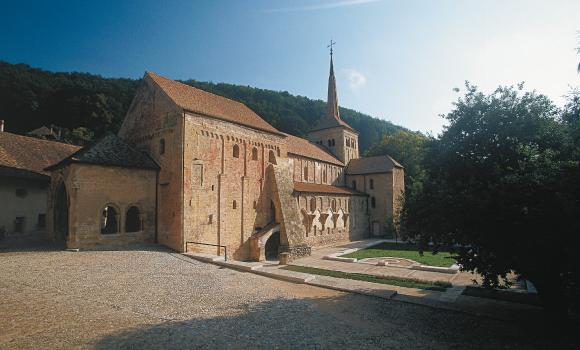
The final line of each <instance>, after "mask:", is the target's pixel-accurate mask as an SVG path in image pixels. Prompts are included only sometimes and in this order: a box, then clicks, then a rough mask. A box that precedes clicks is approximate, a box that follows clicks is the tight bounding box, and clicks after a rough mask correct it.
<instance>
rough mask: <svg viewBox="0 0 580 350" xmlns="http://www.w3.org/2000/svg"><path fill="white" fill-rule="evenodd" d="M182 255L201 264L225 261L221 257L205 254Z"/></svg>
mask: <svg viewBox="0 0 580 350" xmlns="http://www.w3.org/2000/svg"><path fill="white" fill-rule="evenodd" d="M183 255H185V256H188V257H190V258H192V259H195V260H199V261H203V262H210V263H213V262H218V261H225V258H224V257H223V256H217V255H213V254H205V253H183Z"/></svg>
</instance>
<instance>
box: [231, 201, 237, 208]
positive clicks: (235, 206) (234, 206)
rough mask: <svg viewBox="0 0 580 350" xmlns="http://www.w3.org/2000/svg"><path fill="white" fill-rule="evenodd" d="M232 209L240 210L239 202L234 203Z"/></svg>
mask: <svg viewBox="0 0 580 350" xmlns="http://www.w3.org/2000/svg"><path fill="white" fill-rule="evenodd" d="M232 209H238V202H236V201H234V203H233V204H232Z"/></svg>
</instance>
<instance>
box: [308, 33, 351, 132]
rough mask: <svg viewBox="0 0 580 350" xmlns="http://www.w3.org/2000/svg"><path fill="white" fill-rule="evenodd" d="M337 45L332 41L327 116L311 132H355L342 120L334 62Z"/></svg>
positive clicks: (330, 46)
mask: <svg viewBox="0 0 580 350" xmlns="http://www.w3.org/2000/svg"><path fill="white" fill-rule="evenodd" d="M334 44H336V43H335V42H334V41H332V40H331V41H330V45H328V47H329V48H330V74H329V76H328V99H327V101H326V115H324V116H323V117H322V118H320V119H319V120H318V122H317V123H316V125H315V126H314V128H313V129H311V130H310V131H316V130H322V129H329V128H334V127H345V128H348V129H350V130H352V131H354V132H356V130H354V129H353V128H352V127H351V126H350V125H348V124H347V123H345V122H344V121H343V120H342V119H340V112H339V108H338V94H337V93H336V78H335V76H334V63H333V61H332V54H333V47H332V46H333V45H334Z"/></svg>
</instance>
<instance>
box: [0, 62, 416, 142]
mask: <svg viewBox="0 0 580 350" xmlns="http://www.w3.org/2000/svg"><path fill="white" fill-rule="evenodd" d="M183 82H184V83H186V84H188V85H191V86H195V87H197V88H200V89H203V90H206V91H209V92H212V93H215V94H217V95H221V96H225V97H228V98H231V99H234V100H237V101H240V102H242V103H244V104H246V105H247V106H248V107H250V108H251V109H252V110H254V111H255V112H256V113H258V114H259V115H260V116H262V117H263V118H264V119H265V120H266V121H268V122H269V123H270V124H272V125H273V126H274V127H276V128H277V129H279V130H281V131H284V132H287V133H289V134H293V135H297V136H305V135H306V132H307V131H308V130H309V128H310V127H311V126H312V125H314V124H315V122H316V121H317V120H318V119H319V118H320V117H322V116H323V115H324V113H325V108H326V103H325V102H324V101H321V100H312V99H309V98H306V97H303V96H294V95H291V94H289V93H288V92H286V91H272V90H265V89H258V88H253V87H249V86H241V85H233V84H224V83H217V84H216V83H208V82H198V81H195V80H186V81H183ZM139 83H140V80H135V79H126V78H103V77H101V76H98V75H94V74H88V73H76V72H75V73H53V72H48V71H44V70H41V69H36V68H32V67H30V66H28V65H26V64H10V63H8V62H4V61H0V119H4V120H6V130H7V131H11V132H15V133H26V132H27V131H30V130H32V129H35V128H38V127H40V126H42V125H47V126H50V125H51V124H54V125H57V126H60V127H62V128H64V129H65V130H64V132H65V135H68V136H69V137H68V140H69V141H70V142H74V143H83V141H90V140H91V139H93V138H94V137H98V136H100V135H102V134H103V133H104V132H106V131H113V132H117V130H118V129H119V127H120V125H121V122H122V121H123V118H124V116H125V113H126V111H127V109H128V108H129V104H130V103H131V100H132V99H133V96H134V95H135V91H136V89H137V87H138V86H139ZM340 113H341V117H342V118H343V119H344V120H345V121H346V122H347V123H349V124H350V125H351V126H352V127H353V128H355V129H357V130H358V131H359V132H360V136H359V144H360V147H361V151H363V152H364V151H365V150H366V149H367V148H368V147H369V146H371V145H372V144H374V143H375V142H378V141H379V140H380V139H381V137H382V135H383V134H392V133H394V132H397V131H400V130H405V129H404V128H403V127H400V126H397V125H394V124H392V123H390V122H388V121H384V120H380V119H377V118H373V117H371V116H369V115H366V114H363V113H359V112H356V111H354V110H351V109H348V108H342V107H341V108H340ZM73 131H74V132H73Z"/></svg>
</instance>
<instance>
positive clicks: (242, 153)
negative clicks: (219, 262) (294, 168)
mask: <svg viewBox="0 0 580 350" xmlns="http://www.w3.org/2000/svg"><path fill="white" fill-rule="evenodd" d="M185 130H186V131H185V154H184V164H185V167H184V208H185V210H184V228H185V237H184V240H185V241H192V242H201V243H209V244H218V245H225V246H227V247H228V255H231V256H232V257H233V258H235V259H239V260H245V259H247V258H249V256H250V252H249V249H250V247H249V237H250V236H251V235H252V233H254V232H255V231H256V229H257V228H262V227H264V226H266V225H267V224H268V222H269V221H270V219H271V218H270V215H269V213H270V205H271V204H270V202H271V199H272V198H270V196H269V195H268V194H267V193H265V192H264V181H265V172H266V168H267V167H268V165H269V164H271V161H272V162H274V163H277V162H278V161H280V160H282V159H284V158H286V157H287V155H286V146H285V143H284V142H283V136H281V135H275V134H270V133H266V132H261V131H258V130H254V129H251V128H247V127H244V126H241V125H236V124H232V123H228V122H225V121H221V120H218V119H214V118H208V117H205V116H202V115H197V114H193V113H187V115H186V120H185ZM235 147H237V157H235V156H234V148H235ZM254 156H255V159H254ZM194 246H195V247H194ZM189 248H190V249H195V250H198V251H207V250H208V249H209V251H208V252H212V253H216V252H218V250H217V248H207V247H206V248H204V247H203V246H201V245H195V244H193V245H191V246H190V247H189ZM184 249H185V247H184ZM220 252H221V253H223V251H221V250H220Z"/></svg>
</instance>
